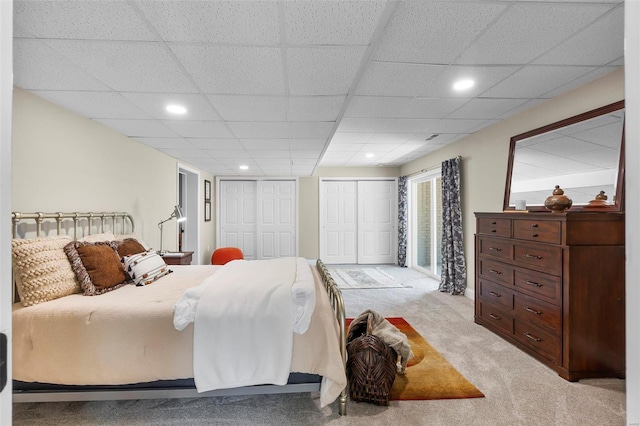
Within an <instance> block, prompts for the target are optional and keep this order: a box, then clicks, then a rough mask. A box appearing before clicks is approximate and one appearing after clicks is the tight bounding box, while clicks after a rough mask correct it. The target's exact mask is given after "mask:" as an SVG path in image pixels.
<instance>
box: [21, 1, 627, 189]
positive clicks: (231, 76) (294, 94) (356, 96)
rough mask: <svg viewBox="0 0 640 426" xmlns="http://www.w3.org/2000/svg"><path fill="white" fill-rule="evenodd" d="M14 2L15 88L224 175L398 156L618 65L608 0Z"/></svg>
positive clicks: (379, 161)
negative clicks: (175, 109)
mask: <svg viewBox="0 0 640 426" xmlns="http://www.w3.org/2000/svg"><path fill="white" fill-rule="evenodd" d="M14 14H15V16H14V81H15V85H16V86H17V87H20V88H22V89H25V90H27V91H29V92H31V93H33V94H35V95H37V96H40V97H42V98H44V99H47V100H49V101H51V102H53V103H55V104H58V105H61V106H63V107H65V108H68V109H70V110H72V111H74V112H76V113H78V114H80V115H82V116H84V117H87V118H90V119H93V120H95V121H98V122H100V123H102V124H104V125H106V126H109V127H111V128H113V129H114V130H116V131H118V132H120V133H122V134H124V135H126V136H129V137H131V138H133V139H135V140H137V141H139V142H142V143H144V144H146V145H149V146H151V147H153V148H156V149H158V150H160V151H163V152H165V153H166V154H168V155H170V156H173V157H175V158H177V159H179V160H181V161H184V162H186V163H189V164H192V165H194V166H197V167H199V168H201V169H203V170H206V171H208V172H211V173H213V174H215V175H225V176H233V175H251V176H276V175H277V176H309V175H311V174H313V172H314V170H315V168H316V167H318V166H398V165H401V164H403V163H406V162H408V161H410V160H413V159H416V158H419V157H421V156H423V155H425V154H427V153H429V152H432V151H435V150H437V149H439V148H441V147H443V146H444V145H447V144H449V143H452V142H454V141H456V140H459V139H461V138H463V137H465V136H467V135H469V134H471V133H473V132H476V131H478V130H480V129H482V128H484V127H486V126H490V125H492V124H494V123H497V122H498V121H500V120H502V119H505V118H507V117H509V116H510V115H513V114H515V113H518V112H520V111H522V110H524V109H526V108H529V107H531V106H534V105H536V104H538V103H540V102H542V101H544V100H545V99H549V98H552V97H554V96H556V95H558V94H561V93H563V92H566V91H568V90H571V89H573V88H576V87H578V86H580V85H582V84H584V83H587V82H589V81H591V80H593V79H595V78H597V77H599V76H601V75H604V74H606V73H608V72H610V71H613V70H615V69H616V68H619V67H621V66H623V65H624V56H623V28H624V19H623V1H621V0H591V1H589V0H581V1H573V0H565V1H545V0H536V1H529V0H504V1H501V0H495V1H493V0H490V1H479V0H478V1H473V0H464V1H463V0H440V1H428V0H425V1H338V0H333V1H186V0H184V1H169V0H156V1H154V0H149V1H137V0H127V1H125V0H120V1H94V0H86V1H82V0H78V1H62V0H55V1H35V0H18V1H15V2H14ZM460 79H472V80H473V81H474V83H475V84H474V85H473V86H472V87H471V88H469V89H467V90H466V91H455V90H454V89H453V88H452V85H453V84H454V83H455V82H456V81H458V80H460ZM168 104H178V105H181V106H183V107H184V108H186V113H184V114H182V115H175V114H171V113H169V112H167V110H166V106H167V105H168ZM240 166H246V169H243V170H241V169H240Z"/></svg>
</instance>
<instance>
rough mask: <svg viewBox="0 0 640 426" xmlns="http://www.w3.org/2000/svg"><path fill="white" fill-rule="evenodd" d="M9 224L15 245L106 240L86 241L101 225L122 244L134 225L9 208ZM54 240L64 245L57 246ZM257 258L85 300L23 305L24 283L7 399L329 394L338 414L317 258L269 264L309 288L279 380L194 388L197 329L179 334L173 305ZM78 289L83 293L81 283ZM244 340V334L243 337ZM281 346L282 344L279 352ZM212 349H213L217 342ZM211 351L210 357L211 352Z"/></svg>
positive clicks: (111, 217) (120, 219) (339, 368)
mask: <svg viewBox="0 0 640 426" xmlns="http://www.w3.org/2000/svg"><path fill="white" fill-rule="evenodd" d="M12 220H13V235H14V242H15V243H16V246H20V242H21V241H20V240H25V241H29V240H33V241H39V240H40V239H42V238H43V237H44V236H45V235H43V234H45V233H46V234H47V236H50V239H52V240H55V239H56V238H58V237H59V236H62V237H61V238H63V239H64V238H67V237H64V236H65V235H68V240H70V241H74V242H75V241H77V240H87V241H91V243H89V244H90V245H92V244H95V245H98V244H106V243H102V242H94V241H93V240H95V241H97V240H98V235H105V234H106V235H109V230H110V231H112V234H113V235H114V238H115V241H118V242H119V243H118V244H121V243H122V241H128V240H131V239H132V234H134V231H135V226H134V223H133V219H132V217H131V216H130V215H129V214H127V213H51V214H47V213H13V214H12ZM114 231H116V232H114ZM118 234H119V235H120V236H119V237H118V236H117V235H118ZM81 236H82V237H81ZM24 237H30V238H24ZM31 237H35V238H31ZM93 237H95V238H93ZM63 243H67V241H66V240H65V241H62V242H59V243H56V244H59V245H61V244H63ZM25 244H26V245H28V243H25ZM78 244H79V243H78ZM83 244H84V243H83ZM66 245H67V246H69V245H70V244H68V243H67V244H66ZM100 248H104V247H103V246H100ZM105 249H106V248H105ZM141 255H142V254H141ZM16 258H17V255H16V248H15V247H14V275H16V273H15V270H16V269H19V268H18V266H16ZM124 259H128V257H125V258H124ZM252 262H253V263H252ZM260 262H263V266H264V265H266V262H267V261H234V262H231V264H228V265H225V266H213V265H194V266H177V265H176V266H173V265H172V266H170V267H169V269H170V271H171V273H168V272H164V273H163V275H161V276H160V277H158V278H157V279H155V280H154V281H153V282H151V283H150V284H149V285H140V286H136V285H132V284H127V285H120V286H119V287H118V288H115V289H113V291H110V290H109V291H104V292H103V293H102V294H100V293H98V294H99V295H96V296H90V297H87V296H85V295H83V294H82V293H78V292H71V294H67V295H63V296H61V297H55V298H51V300H46V301H44V302H40V303H34V304H31V306H24V303H23V302H24V301H25V300H29V299H28V296H27V295H26V294H25V292H26V290H25V289H24V288H23V289H22V294H18V296H21V298H22V300H23V302H21V301H18V300H16V303H14V306H13V314H12V322H13V379H14V390H13V392H14V402H43V401H87V400H105V399H148V398H186V397H203V396H222V395H246V394H264V393H292V392H316V391H319V392H320V403H321V405H322V406H324V405H327V404H328V403H331V402H333V401H334V400H338V405H339V412H340V414H342V415H344V414H346V376H345V361H346V352H345V346H346V343H345V338H346V334H345V312H344V306H343V302H342V296H341V293H340V290H339V289H338V288H337V287H336V285H335V282H334V281H333V279H332V278H331V276H330V274H329V273H328V271H327V269H326V268H325V267H324V265H323V263H322V261H320V260H317V262H315V264H310V263H309V262H306V261H305V264H304V266H303V263H302V261H301V259H292V260H291V261H289V260H288V259H281V260H277V262H279V263H278V265H281V264H283V262H288V263H287V264H291V265H294V266H293V268H298V269H297V271H298V272H297V273H296V280H298V278H297V277H299V276H302V275H304V276H305V277H307V276H308V277H312V278H311V279H310V280H311V282H310V284H308V285H310V286H311V287H313V289H314V292H313V294H315V299H314V300H313V305H312V308H311V310H310V311H308V313H309V315H308V316H309V321H308V325H307V328H308V329H306V328H305V329H304V330H302V331H303V332H298V334H297V333H296V332H294V333H291V341H292V343H291V345H292V348H293V349H292V355H291V361H290V369H289V371H288V373H289V374H288V377H287V378H286V379H288V380H286V384H261V383H255V385H253V386H248V385H247V386H240V387H235V386H234V387H230V388H216V389H214V390H210V391H206V392H202V391H200V392H199V391H198V390H201V389H202V386H200V387H197V386H196V384H197V382H198V380H197V377H198V376H197V375H196V377H195V378H194V370H195V371H196V372H197V371H198V370H197V368H195V367H196V366H195V364H194V354H195V355H198V354H201V353H202V350H200V351H194V344H195V342H196V339H194V335H195V334H196V333H194V329H197V327H195V326H194V324H187V325H185V326H184V327H183V328H184V329H182V331H179V330H178V329H177V326H176V324H175V321H176V317H175V316H174V307H175V306H177V302H178V301H182V300H183V299H184V297H185V295H186V294H187V293H189V292H193V291H194V289H197V288H200V287H202V285H204V284H206V283H207V282H208V281H211V282H212V284H210V285H209V286H210V287H215V285H213V284H216V285H220V283H221V282H222V280H223V276H225V275H226V276H227V277H233V281H234V283H236V285H237V281H242V280H239V279H237V275H230V274H231V272H230V271H234V270H235V273H236V274H243V273H244V271H245V268H253V267H257V265H259V264H260ZM71 263H73V262H71ZM240 263H242V264H240ZM234 264H235V269H233V267H234ZM165 266H166V265H165ZM65 267H66V266H65ZM240 267H242V268H243V269H240ZM163 270H164V269H163ZM294 270H295V269H294ZM132 276H133V275H132ZM249 276H250V275H249ZM227 280H230V278H227ZM296 282H297V281H296ZM295 285H296V284H295V283H294V286H295ZM82 288H83V289H85V290H86V288H85V287H84V284H83V287H82ZM18 290H19V289H18ZM17 292H18V291H17ZM68 292H69V291H68ZM18 293H20V292H18ZM16 299H20V297H18V298H16ZM25 303H26V302H25ZM200 303H203V302H200ZM27 304H30V303H27ZM227 305H229V304H227ZM307 305H309V302H307ZM198 309H200V312H204V310H205V308H200V307H199V308H198ZM311 312H312V313H311ZM196 320H197V321H203V320H202V319H200V320H198V319H196ZM262 322H264V320H263V321H262ZM203 329H204V327H203V326H200V330H203ZM294 330H295V326H294ZM200 333H202V332H200ZM247 339H249V340H250V339H253V337H251V336H248V335H247ZM247 339H242V340H243V341H245V342H246V341H247ZM283 340H285V341H286V340H287V339H283ZM278 342H279V341H278ZM278 344H279V343H278ZM286 345H287V344H286V343H283V346H284V347H285V348H286V347H287V346H286ZM213 346H216V347H217V348H216V350H220V349H219V347H220V346H223V345H219V344H216V345H213ZM230 346H231V345H230ZM201 347H202V346H200V348H201ZM196 348H198V346H196ZM224 350H225V351H226V350H227V348H226V347H225V348H224ZM231 350H233V349H232V348H229V351H231ZM217 353H218V356H219V357H220V358H221V359H222V358H223V357H224V356H227V353H225V352H222V353H221V352H217ZM214 355H215V353H213V354H212V355H211V356H212V357H213V358H215V356H214ZM207 356H209V355H208V354H207ZM198 358H203V357H202V356H200V357H198V356H196V357H195V359H196V362H198V361H197V360H198ZM213 358H212V359H213ZM288 363H289V361H287V365H288ZM250 368H251V366H248V367H247V369H250ZM198 374H200V373H198ZM200 382H201V383H202V379H200Z"/></svg>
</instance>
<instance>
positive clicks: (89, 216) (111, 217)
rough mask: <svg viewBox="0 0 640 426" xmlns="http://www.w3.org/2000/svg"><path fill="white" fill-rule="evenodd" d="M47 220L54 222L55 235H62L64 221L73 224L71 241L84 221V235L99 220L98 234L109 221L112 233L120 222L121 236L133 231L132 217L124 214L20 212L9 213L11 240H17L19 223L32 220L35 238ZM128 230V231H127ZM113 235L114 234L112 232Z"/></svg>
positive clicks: (76, 235)
mask: <svg viewBox="0 0 640 426" xmlns="http://www.w3.org/2000/svg"><path fill="white" fill-rule="evenodd" d="M49 219H53V220H55V221H56V234H57V235H61V234H62V224H63V221H65V219H66V220H67V221H70V222H71V221H72V222H73V239H74V240H77V239H78V228H79V227H80V226H81V224H82V222H81V221H83V220H86V225H87V233H86V234H84V235H91V233H92V228H93V224H94V221H95V220H99V221H100V222H99V225H100V228H99V229H100V232H105V231H106V229H107V225H108V221H111V231H112V232H114V231H115V230H116V227H117V225H118V221H119V222H120V226H121V228H120V229H122V232H121V234H132V233H133V232H134V231H135V223H134V222H133V217H132V216H131V215H130V214H129V213H124V212H100V213H79V212H73V213H62V212H56V213H43V212H36V213H21V212H13V213H11V222H12V235H13V238H18V225H20V224H21V221H25V220H33V221H35V224H36V229H35V232H36V238H37V237H39V236H40V234H41V233H42V224H43V223H44V222H45V221H48V220H49ZM127 222H128V223H129V228H127ZM127 229H128V231H127ZM114 233H115V232H114Z"/></svg>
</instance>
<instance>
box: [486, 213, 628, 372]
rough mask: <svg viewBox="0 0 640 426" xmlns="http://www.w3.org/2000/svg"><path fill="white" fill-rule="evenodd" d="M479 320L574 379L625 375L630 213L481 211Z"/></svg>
mask: <svg viewBox="0 0 640 426" xmlns="http://www.w3.org/2000/svg"><path fill="white" fill-rule="evenodd" d="M475 245H476V246H475V263H476V267H475V269H476V277H475V278H476V280H475V322H476V323H478V324H481V325H483V326H485V327H487V328H488V329H490V330H491V331H493V332H495V333H496V334H499V335H500V336H502V337H504V338H505V339H506V340H508V341H509V342H511V343H513V344H514V345H516V346H517V347H519V348H520V349H522V350H524V351H525V352H527V353H528V354H530V355H532V356H533V357H535V358H537V359H538V360H540V361H541V362H543V363H544V364H546V365H547V366H549V367H551V368H552V369H554V370H555V371H557V372H558V374H559V375H560V376H561V377H563V378H565V379H567V380H571V381H576V380H579V379H581V378H590V377H619V378H623V377H624V372H625V282H624V269H625V265H624V258H625V253H624V213H600V212H597V213H592V212H576V213H559V214H558V213H546V212H543V213H476V238H475Z"/></svg>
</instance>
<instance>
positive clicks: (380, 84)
mask: <svg viewBox="0 0 640 426" xmlns="http://www.w3.org/2000/svg"><path fill="white" fill-rule="evenodd" d="M445 68H446V67H445V66H444V65H423V64H400V63H392V62H371V63H369V66H368V67H367V69H366V70H365V72H364V74H363V75H362V78H361V79H360V83H359V84H358V87H357V89H356V92H355V93H356V94H357V95H369V96H416V95H419V94H421V93H422V92H424V88H425V87H427V86H428V85H429V84H430V83H431V82H432V81H433V80H434V79H435V78H436V77H437V76H438V74H440V73H441V72H442V71H443V70H444V69H445Z"/></svg>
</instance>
